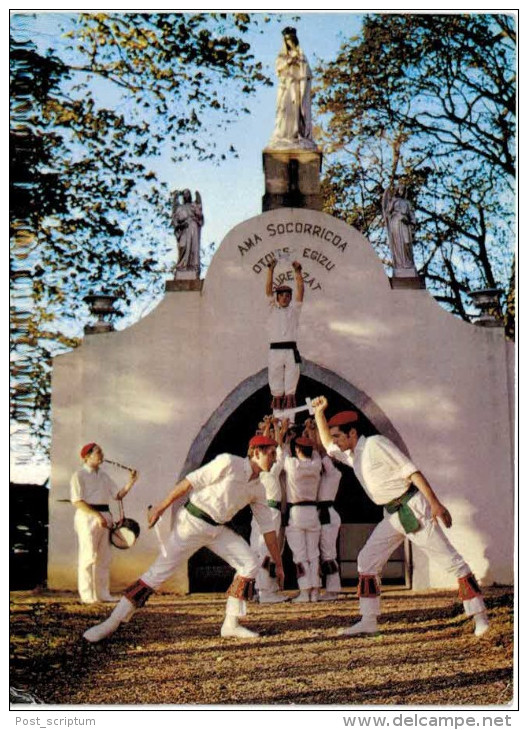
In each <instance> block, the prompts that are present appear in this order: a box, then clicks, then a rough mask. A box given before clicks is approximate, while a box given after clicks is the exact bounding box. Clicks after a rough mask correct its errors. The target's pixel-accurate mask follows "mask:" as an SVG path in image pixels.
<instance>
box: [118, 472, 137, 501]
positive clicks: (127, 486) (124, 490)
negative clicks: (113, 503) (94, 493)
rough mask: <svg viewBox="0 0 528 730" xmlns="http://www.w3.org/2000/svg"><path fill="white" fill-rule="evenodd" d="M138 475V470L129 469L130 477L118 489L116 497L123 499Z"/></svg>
mask: <svg viewBox="0 0 528 730" xmlns="http://www.w3.org/2000/svg"><path fill="white" fill-rule="evenodd" d="M138 476H139V474H138V472H137V471H136V470H135V469H131V471H130V478H129V480H128V482H127V483H126V484H125V486H124V487H123V488H122V489H120V490H119V492H118V493H117V497H116V499H124V498H125V497H126V496H127V494H128V493H129V492H130V490H131V489H132V487H133V486H134V484H135V483H136V482H137V479H138Z"/></svg>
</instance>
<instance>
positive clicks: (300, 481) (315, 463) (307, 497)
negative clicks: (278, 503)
mask: <svg viewBox="0 0 528 730" xmlns="http://www.w3.org/2000/svg"><path fill="white" fill-rule="evenodd" d="M284 471H285V472H286V497H287V499H288V502H291V503H295V502H315V501H316V500H317V490H318V489H319V480H320V479H321V457H320V456H319V454H318V453H317V451H315V450H314V452H313V454H312V458H311V459H298V458H297V457H296V456H286V458H285V459H284Z"/></svg>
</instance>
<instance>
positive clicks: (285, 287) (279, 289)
mask: <svg viewBox="0 0 528 730" xmlns="http://www.w3.org/2000/svg"><path fill="white" fill-rule="evenodd" d="M285 291H287V292H289V293H290V294H291V293H292V291H293V289H292V288H291V286H288V285H287V284H281V285H280V286H278V287H277V288H276V289H275V294H280V293H281V292H285Z"/></svg>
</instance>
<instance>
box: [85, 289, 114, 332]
mask: <svg viewBox="0 0 528 730" xmlns="http://www.w3.org/2000/svg"><path fill="white" fill-rule="evenodd" d="M118 299H119V297H117V296H114V295H112V294H89V295H88V296H86V297H84V301H85V302H86V303H87V304H88V306H89V307H90V313H91V314H92V315H94V316H95V317H98V320H97V322H96V323H95V324H93V325H86V327H85V328H84V332H85V334H87V335H98V334H101V333H103V332H113V331H114V325H113V324H112V322H111V321H110V318H111V317H112V316H113V315H114V314H117V310H116V309H114V303H115V302H116V301H117V300H118Z"/></svg>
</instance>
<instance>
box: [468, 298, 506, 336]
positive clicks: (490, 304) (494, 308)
mask: <svg viewBox="0 0 528 730" xmlns="http://www.w3.org/2000/svg"><path fill="white" fill-rule="evenodd" d="M503 293H504V292H503V290H502V289H478V290H476V291H472V292H469V296H470V297H471V299H472V300H473V302H474V303H475V306H476V307H477V308H478V309H480V314H478V315H476V317H474V318H473V324H476V325H478V326H479V327H504V321H503V317H502V307H501V303H500V297H501V294H503Z"/></svg>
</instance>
